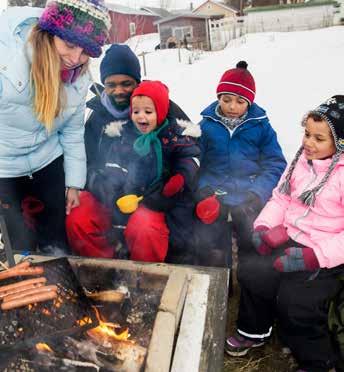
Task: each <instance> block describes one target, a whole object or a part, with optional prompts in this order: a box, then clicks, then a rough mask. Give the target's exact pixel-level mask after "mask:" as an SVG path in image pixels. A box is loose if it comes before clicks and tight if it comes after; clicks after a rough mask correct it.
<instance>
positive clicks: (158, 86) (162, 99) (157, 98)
mask: <svg viewBox="0 0 344 372" xmlns="http://www.w3.org/2000/svg"><path fill="white" fill-rule="evenodd" d="M136 96H146V97H149V98H150V99H151V100H152V101H153V103H154V106H155V110H156V112H157V121H158V125H161V124H162V123H163V122H164V121H165V119H166V116H167V113H168V110H169V106H170V100H169V96H168V88H167V86H166V85H165V84H163V83H162V82H161V81H158V80H156V81H153V80H145V81H143V82H142V83H141V84H139V86H138V87H137V88H135V89H134V91H133V94H132V95H131V100H130V108H131V106H132V102H133V98H134V97H136Z"/></svg>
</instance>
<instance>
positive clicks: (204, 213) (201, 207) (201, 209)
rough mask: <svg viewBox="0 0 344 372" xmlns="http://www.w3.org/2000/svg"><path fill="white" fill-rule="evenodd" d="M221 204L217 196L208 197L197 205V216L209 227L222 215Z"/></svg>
mask: <svg viewBox="0 0 344 372" xmlns="http://www.w3.org/2000/svg"><path fill="white" fill-rule="evenodd" d="M220 206H221V205H220V202H219V201H218V200H217V198H216V195H212V196H208V197H207V198H205V199H203V200H201V201H200V202H198V203H197V205H196V215H197V217H198V218H199V219H200V220H201V221H202V222H203V223H205V224H207V225H209V224H211V223H213V222H215V221H216V220H217V218H218V217H219V215H220Z"/></svg>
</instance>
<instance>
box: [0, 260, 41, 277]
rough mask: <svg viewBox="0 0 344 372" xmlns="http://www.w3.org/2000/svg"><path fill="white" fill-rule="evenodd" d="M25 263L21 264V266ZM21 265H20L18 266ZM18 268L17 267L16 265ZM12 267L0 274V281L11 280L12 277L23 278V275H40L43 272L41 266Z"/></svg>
mask: <svg viewBox="0 0 344 372" xmlns="http://www.w3.org/2000/svg"><path fill="white" fill-rule="evenodd" d="M24 263H26V262H23V264H24ZM20 265H21V264H20ZM18 266H19V265H18ZM18 266H14V267H11V268H10V269H8V270H5V271H2V272H0V280H1V279H7V278H13V277H14V276H25V275H41V274H43V272H44V269H43V267H42V266H36V267H30V263H29V262H28V265H26V266H23V265H22V266H20V267H18Z"/></svg>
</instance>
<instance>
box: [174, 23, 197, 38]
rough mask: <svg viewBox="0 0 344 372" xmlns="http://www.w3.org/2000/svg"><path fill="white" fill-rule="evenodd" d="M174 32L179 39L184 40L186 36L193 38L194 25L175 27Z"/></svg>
mask: <svg viewBox="0 0 344 372" xmlns="http://www.w3.org/2000/svg"><path fill="white" fill-rule="evenodd" d="M172 33H173V36H174V37H175V38H176V39H177V40H179V41H183V40H184V37H188V38H190V39H192V35H193V33H192V26H185V27H174V28H173V31H172Z"/></svg>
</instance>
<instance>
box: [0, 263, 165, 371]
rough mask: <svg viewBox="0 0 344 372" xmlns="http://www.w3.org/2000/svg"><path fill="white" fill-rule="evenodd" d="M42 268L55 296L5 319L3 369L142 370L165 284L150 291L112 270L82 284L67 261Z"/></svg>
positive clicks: (19, 310) (1, 368)
mask: <svg viewBox="0 0 344 372" xmlns="http://www.w3.org/2000/svg"><path fill="white" fill-rule="evenodd" d="M42 266H44V273H45V275H46V277H47V282H48V283H49V284H50V283H51V284H54V285H56V287H57V292H56V293H57V296H56V297H55V298H54V299H53V300H52V301H49V302H44V303H32V304H29V305H27V306H25V307H21V308H20V309H16V310H15V311H7V312H4V313H2V314H1V317H0V327H1V324H2V321H3V324H4V325H6V327H4V328H3V329H4V332H3V335H4V337H3V340H1V332H0V352H1V348H2V346H1V345H4V347H3V350H4V351H6V358H4V359H3V360H2V361H0V370H1V371H6V372H7V371H11V372H12V371H17V370H18V371H19V370H25V371H40V372H41V371H45V370H46V371H48V370H49V372H51V370H53V371H65V370H68V371H73V370H75V371H93V370H94V371H102V372H106V371H123V372H124V371H126V372H129V371H130V372H136V371H137V372H139V371H141V370H142V368H143V366H144V364H145V358H146V354H147V347H148V345H149V340H150V336H151V333H152V330H153V324H154V319H155V316H156V313H157V309H158V305H159V301H160V297H161V294H162V291H163V288H164V284H165V281H164V282H163V283H162V284H161V285H160V287H159V288H156V291H154V292H150V291H148V290H147V288H141V286H140V283H139V282H138V281H137V280H136V279H135V280H133V279H132V278H131V279H130V278H129V280H128V279H127V278H124V277H122V276H123V275H122V273H119V272H118V271H117V270H113V269H112V270H110V271H108V270H105V272H104V273H103V275H104V277H100V278H99V273H98V277H95V275H94V274H93V275H88V273H79V274H81V276H83V275H85V277H87V281H83V282H82V283H81V284H79V281H78V280H77V279H76V277H75V274H74V273H73V271H71V268H70V266H69V265H68V261H67V260H66V259H57V260H54V262H53V261H48V262H45V263H44V264H42ZM59 266H60V269H59ZM61 267H62V269H61ZM66 267H69V269H70V271H68V269H67V268H66ZM66 278H67V279H66ZM89 278H91V279H93V280H94V281H90V280H89ZM81 286H82V287H83V288H81ZM129 287H130V288H129ZM4 317H5V318H6V317H7V319H3V318H4ZM10 323H13V324H15V327H12V326H10V327H9V326H8V324H10ZM129 327H130V330H131V331H130V333H132V335H131V334H130V333H129ZM18 335H21V336H20V337H19V336H18ZM18 337H19V338H20V339H19V341H20V342H17V341H18ZM8 340H10V343H8Z"/></svg>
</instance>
